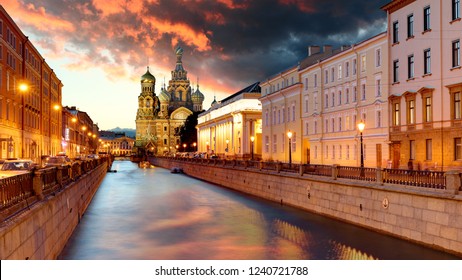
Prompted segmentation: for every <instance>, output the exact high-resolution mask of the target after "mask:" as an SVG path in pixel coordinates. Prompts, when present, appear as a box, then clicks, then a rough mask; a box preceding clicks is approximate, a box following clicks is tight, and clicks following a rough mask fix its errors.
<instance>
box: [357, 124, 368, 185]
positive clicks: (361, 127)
mask: <svg viewBox="0 0 462 280" xmlns="http://www.w3.org/2000/svg"><path fill="white" fill-rule="evenodd" d="M365 127H366V124H365V123H364V121H363V120H361V121H360V122H359V123H358V130H359V143H360V145H361V173H360V176H361V177H364V150H363V131H364V128H365Z"/></svg>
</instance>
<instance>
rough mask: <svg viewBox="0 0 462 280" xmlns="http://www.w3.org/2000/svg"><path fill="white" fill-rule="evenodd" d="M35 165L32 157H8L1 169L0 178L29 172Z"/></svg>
mask: <svg viewBox="0 0 462 280" xmlns="http://www.w3.org/2000/svg"><path fill="white" fill-rule="evenodd" d="M35 166H36V165H35V164H34V162H33V161H32V160H30V159H7V160H5V161H4V162H3V164H2V167H1V169H0V178H6V177H11V176H15V175H20V174H25V173H29V172H30V171H31V170H32V169H33V168H34V167H35Z"/></svg>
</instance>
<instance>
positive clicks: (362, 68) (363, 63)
mask: <svg viewBox="0 0 462 280" xmlns="http://www.w3.org/2000/svg"><path fill="white" fill-rule="evenodd" d="M361 71H363V72H364V71H366V56H365V55H363V56H361Z"/></svg>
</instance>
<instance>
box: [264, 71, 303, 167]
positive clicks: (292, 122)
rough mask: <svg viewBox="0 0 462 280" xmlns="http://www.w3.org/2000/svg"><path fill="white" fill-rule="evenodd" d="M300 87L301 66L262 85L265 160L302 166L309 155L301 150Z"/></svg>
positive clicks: (269, 79)
mask: <svg viewBox="0 0 462 280" xmlns="http://www.w3.org/2000/svg"><path fill="white" fill-rule="evenodd" d="M301 86H302V85H301V83H300V78H299V74H298V66H295V67H291V68H289V69H287V70H285V71H283V72H281V73H279V74H277V75H274V76H272V77H270V78H268V79H267V80H266V81H264V82H262V83H261V91H262V95H261V98H260V101H261V103H262V119H263V139H262V140H263V143H262V144H263V147H262V158H263V160H277V161H282V162H289V161H291V162H293V163H301V162H303V159H304V156H303V155H304V153H305V152H306V151H304V150H303V148H302V139H303V138H302V130H301V119H300V105H301V104H300V90H301ZM289 132H290V134H289ZM289 135H290V136H291V137H290V138H289ZM289 142H290V144H291V145H290V146H289ZM289 151H290V156H289Z"/></svg>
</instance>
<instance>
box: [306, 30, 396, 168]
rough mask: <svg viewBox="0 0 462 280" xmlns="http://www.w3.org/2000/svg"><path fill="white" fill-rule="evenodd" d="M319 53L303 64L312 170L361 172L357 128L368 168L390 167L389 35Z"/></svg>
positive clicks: (313, 52)
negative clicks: (356, 169) (355, 168)
mask: <svg viewBox="0 0 462 280" xmlns="http://www.w3.org/2000/svg"><path fill="white" fill-rule="evenodd" d="M319 53H320V48H319V47H311V48H310V53H309V54H310V55H309V56H308V57H307V58H306V59H305V60H303V61H302V62H301V63H300V69H299V73H300V78H301V81H302V83H303V86H302V88H301V93H300V94H301V100H302V106H301V107H300V108H301V110H302V112H301V116H302V122H303V124H302V125H303V139H304V140H303V145H304V147H306V149H307V150H309V158H308V159H309V160H308V161H309V162H310V163H311V164H326V165H331V164H339V165H345V166H360V160H361V143H360V133H359V131H358V128H357V124H358V123H359V122H360V121H361V120H362V121H363V122H364V123H365V129H364V132H363V158H364V165H365V166H366V167H386V166H387V163H388V159H389V147H388V143H389V142H388V141H389V136H388V96H387V93H388V83H389V81H388V64H387V61H388V60H387V59H388V48H387V36H386V33H381V34H378V35H377V36H374V37H372V38H370V39H367V40H365V41H363V42H360V43H358V44H355V45H352V46H347V47H341V48H340V49H338V50H334V51H328V52H327V53H326V52H324V53H325V57H324V58H321V59H319V57H316V55H319Z"/></svg>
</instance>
